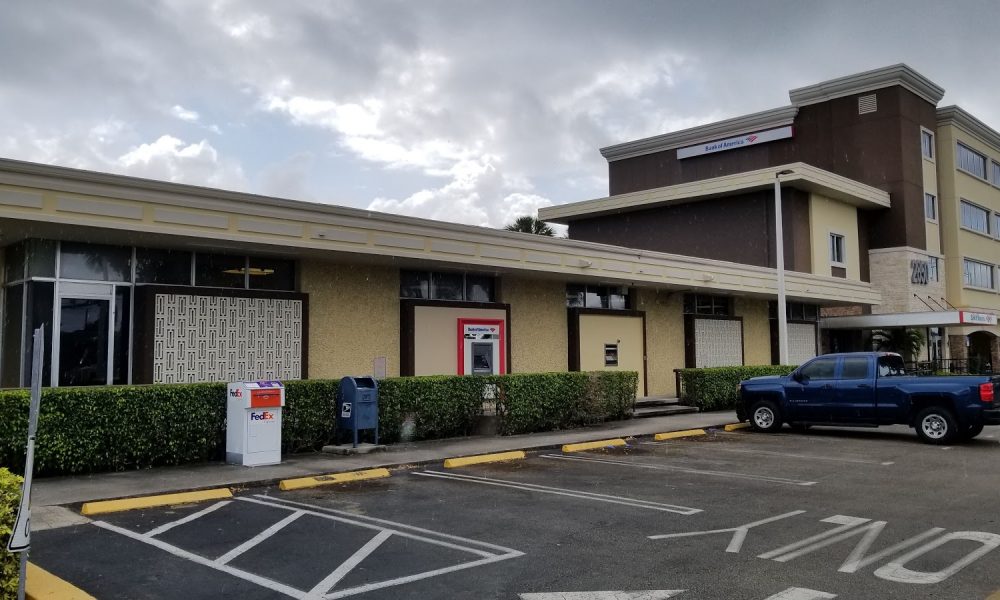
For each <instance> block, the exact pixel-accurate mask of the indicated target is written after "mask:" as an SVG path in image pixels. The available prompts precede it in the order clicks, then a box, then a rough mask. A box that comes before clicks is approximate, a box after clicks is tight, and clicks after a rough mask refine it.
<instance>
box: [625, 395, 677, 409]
mask: <svg viewBox="0 0 1000 600" xmlns="http://www.w3.org/2000/svg"><path fill="white" fill-rule="evenodd" d="M680 403H681V401H680V400H678V399H677V398H674V397H672V396H645V397H643V398H636V400H635V407H636V408H639V407H643V408H645V407H647V406H677V405H678V404H680Z"/></svg>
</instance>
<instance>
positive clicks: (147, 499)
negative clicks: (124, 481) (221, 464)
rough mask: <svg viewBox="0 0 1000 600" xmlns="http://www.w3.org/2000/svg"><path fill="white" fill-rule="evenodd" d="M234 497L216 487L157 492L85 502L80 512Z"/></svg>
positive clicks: (118, 510) (101, 512) (90, 514)
mask: <svg viewBox="0 0 1000 600" xmlns="http://www.w3.org/2000/svg"><path fill="white" fill-rule="evenodd" d="M232 497H233V492H232V491H230V490H229V488H215V489H210V490H202V491H200V492H180V493H175V494H157V495H155V496H138V497H134V498H125V499H121V500H99V501H97V502H86V503H84V505H83V508H81V509H80V514H81V515H83V516H85V517H91V516H93V515H103V514H106V513H113V512H121V511H125V510H135V509H137V508H154V507H157V506H171V505H174V504H189V503H192V502H204V501H206V500H224V499H227V498H232Z"/></svg>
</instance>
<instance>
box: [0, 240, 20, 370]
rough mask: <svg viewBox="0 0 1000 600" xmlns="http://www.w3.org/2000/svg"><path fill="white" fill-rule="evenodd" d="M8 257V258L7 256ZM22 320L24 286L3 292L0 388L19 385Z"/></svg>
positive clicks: (12, 287) (15, 286) (10, 288)
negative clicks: (0, 376)
mask: <svg viewBox="0 0 1000 600" xmlns="http://www.w3.org/2000/svg"><path fill="white" fill-rule="evenodd" d="M8 256H10V255H9V254H8ZM23 318H24V284H21V285H14V286H11V287H9V288H6V289H5V290H4V306H3V338H2V339H3V347H0V358H2V359H3V364H0V375H2V376H3V377H2V379H0V387H18V386H19V385H21V319H23Z"/></svg>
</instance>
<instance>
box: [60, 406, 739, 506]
mask: <svg viewBox="0 0 1000 600" xmlns="http://www.w3.org/2000/svg"><path fill="white" fill-rule="evenodd" d="M723 427H725V423H719V424H717V425H709V426H706V427H704V429H705V430H706V431H707V430H709V429H720V428H723ZM653 435H654V434H652V433H643V434H628V433H623V434H622V437H621V438H615V439H616V440H622V443H623V444H624V438H630V439H631V438H635V439H642V438H651V437H652V436H653ZM525 441H526V442H529V444H528V445H525V446H523V447H522V448H521V449H520V450H511V451H510V452H517V451H520V452H525V453H527V452H531V451H538V450H555V449H561V448H562V447H564V446H578V445H580V444H576V443H574V444H562V445H560V444H551V443H549V444H538V445H530V440H525ZM607 441H608V440H604V441H602V442H601V443H599V444H598V446H595V447H597V448H603V447H605V445H606V442H607ZM591 443H595V442H582V444H591ZM577 451H579V450H577ZM504 452H505V453H506V452H508V451H506V450H505V451H504ZM477 456H479V455H477ZM442 460H447V459H441V458H435V459H431V460H418V461H413V460H406V459H405V458H400V459H399V460H398V461H397V462H392V463H387V464H382V465H379V466H378V467H372V469H370V470H375V469H397V468H400V467H419V466H424V465H431V464H440V463H441V461H442ZM348 472H357V471H348ZM329 475H330V474H329V473H325V472H322V471H320V472H316V473H312V474H306V475H301V476H299V477H298V478H296V479H310V478H316V477H328V476H329ZM282 481H286V480H284V479H281V478H279V477H264V478H261V479H256V480H250V481H231V482H223V483H221V484H218V485H224V486H228V487H230V488H249V487H259V486H271V485H280V484H281V482H282ZM217 487H218V486H216V487H208V486H197V487H190V488H181V489H180V490H176V491H180V492H188V491H195V492H196V491H212V490H214V489H217ZM164 493H165V494H174V492H164ZM121 498H130V497H129V496H124V497H121ZM104 501H106V500H103V499H102V500H93V501H86V502H84V505H87V504H95V503H97V502H104ZM78 503H79V501H76V502H72V501H71V502H65V503H61V504H54V505H53V506H74V505H78Z"/></svg>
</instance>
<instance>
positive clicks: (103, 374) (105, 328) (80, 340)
mask: <svg viewBox="0 0 1000 600" xmlns="http://www.w3.org/2000/svg"><path fill="white" fill-rule="evenodd" d="M115 299H116V295H115V288H114V286H112V285H106V284H81V283H62V284H60V285H59V300H58V302H57V303H56V307H57V313H56V323H55V324H54V327H55V333H56V335H55V336H54V338H55V339H54V340H53V342H54V344H53V345H54V347H53V349H52V355H53V359H54V361H53V362H54V363H55V364H54V365H53V369H52V373H53V375H52V378H53V379H54V381H53V382H52V383H53V385H60V386H63V385H107V384H109V383H115V382H116V380H118V379H120V377H118V376H117V373H116V372H115V371H116V369H115V366H116V365H115V362H116V361H115V356H116V352H115V345H116V344H115V342H116V341H117V340H116V338H120V337H121V336H119V335H115V334H116V329H117V328H116V327H115V323H116V321H120V320H119V319H117V318H116V315H115V313H116V312H117V311H119V310H121V306H120V304H121V302H120V301H119V302H116V301H115ZM116 305H118V306H116ZM119 353H120V352H119Z"/></svg>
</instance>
